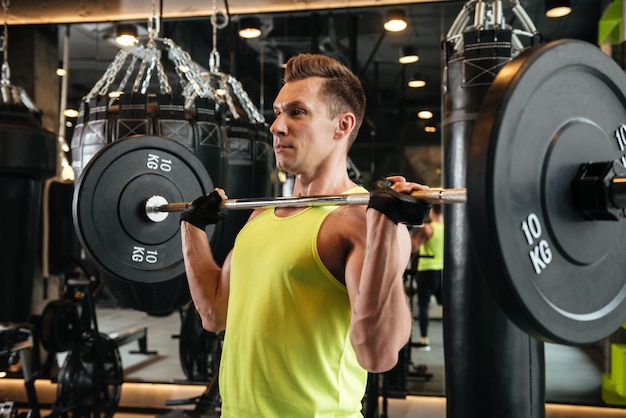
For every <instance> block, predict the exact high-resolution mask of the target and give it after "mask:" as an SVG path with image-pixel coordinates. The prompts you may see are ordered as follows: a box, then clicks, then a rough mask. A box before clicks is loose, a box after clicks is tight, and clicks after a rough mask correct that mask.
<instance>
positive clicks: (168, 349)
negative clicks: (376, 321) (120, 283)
mask: <svg viewBox="0 0 626 418" xmlns="http://www.w3.org/2000/svg"><path fill="white" fill-rule="evenodd" d="M431 314H432V317H433V320H432V321H431V325H430V338H431V346H432V349H431V351H417V350H415V349H413V350H412V353H411V363H412V366H410V371H411V370H417V366H418V365H425V366H426V372H427V373H431V374H432V377H431V378H429V379H425V378H423V377H420V376H410V377H409V382H408V385H407V386H408V392H407V393H406V394H400V396H398V397H397V398H393V399H388V400H386V401H385V402H384V401H383V399H382V398H381V399H380V401H379V411H380V414H381V415H380V416H383V415H382V414H383V413H384V412H385V410H386V416H387V417H389V418H404V417H418V416H419V417H421V418H444V417H445V379H444V368H443V360H444V357H443V343H442V340H443V338H442V327H441V319H440V318H441V316H440V315H441V311H440V308H439V307H438V306H436V305H435V304H433V306H432V308H431ZM98 323H99V328H100V331H101V332H105V333H107V334H109V335H112V334H113V335H114V334H115V333H123V332H125V331H128V330H130V329H138V328H143V327H146V329H147V351H148V353H147V354H142V353H136V351H137V350H138V349H139V345H138V343H137V342H136V341H131V342H129V343H127V344H124V345H122V346H121V347H120V354H121V357H122V365H123V367H124V376H125V377H124V381H125V382H124V384H123V385H122V393H121V399H120V403H119V410H120V412H119V413H117V414H116V417H120V418H126V417H128V418H132V417H140V416H142V417H146V416H170V417H171V416H177V415H180V416H186V415H190V414H191V412H193V409H194V404H193V403H188V404H186V405H184V404H183V405H179V406H178V405H177V406H175V407H172V406H166V404H165V403H166V401H168V400H169V401H171V400H187V399H192V398H195V397H198V396H200V395H201V394H202V393H203V392H204V390H205V389H206V385H205V384H204V383H202V382H198V383H190V382H188V381H187V380H186V378H185V375H184V373H183V371H182V368H181V366H180V360H179V354H178V353H179V350H178V343H179V340H178V338H177V336H178V333H179V329H180V324H181V321H180V316H179V314H178V313H177V312H176V313H173V314H171V315H169V316H166V317H151V316H148V315H146V314H145V313H142V312H138V311H134V310H128V309H121V308H115V307H99V308H98ZM415 327H416V329H417V321H416V322H415ZM62 357H63V355H59V364H61V362H62V360H63V358H62ZM603 367H604V363H603V360H602V358H601V356H600V355H599V353H594V350H589V349H581V348H574V347H567V346H560V345H553V344H546V386H547V390H546V400H547V407H546V411H547V417H549V418H565V417H567V418H592V417H593V418H599V417H611V418H613V417H624V418H626V409H624V408H623V407H607V406H606V405H604V403H603V402H602V400H601V397H600V391H601V382H602V372H603ZM36 388H37V394H38V398H39V401H40V403H41V404H42V405H50V404H51V403H52V402H53V401H54V399H55V397H56V389H55V385H53V384H51V383H50V381H48V380H43V379H42V380H38V381H37V382H36ZM8 400H12V401H15V402H17V403H19V404H22V403H25V402H26V401H27V398H26V396H25V392H24V387H23V382H22V381H21V379H2V380H0V401H8ZM581 405H584V406H581ZM137 411H140V412H137ZM210 416H216V415H210Z"/></svg>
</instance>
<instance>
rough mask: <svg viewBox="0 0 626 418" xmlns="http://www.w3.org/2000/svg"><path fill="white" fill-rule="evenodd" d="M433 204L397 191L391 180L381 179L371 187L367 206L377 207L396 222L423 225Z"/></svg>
mask: <svg viewBox="0 0 626 418" xmlns="http://www.w3.org/2000/svg"><path fill="white" fill-rule="evenodd" d="M431 206H432V205H430V204H428V203H426V202H424V201H421V200H418V199H415V198H412V197H411V196H409V195H408V194H404V193H398V192H396V191H395V190H393V189H392V188H391V182H390V181H389V180H387V179H380V180H377V181H376V182H375V183H374V184H373V185H372V187H371V190H370V201H369V204H368V205H367V208H368V209H369V208H372V209H376V210H377V211H379V212H381V213H382V214H384V215H385V216H387V217H388V218H389V219H391V220H392V221H393V222H394V223H396V224H397V223H403V224H407V225H421V224H422V223H423V222H424V219H425V218H426V216H427V215H428V212H429V211H430V207H431Z"/></svg>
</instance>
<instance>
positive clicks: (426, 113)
mask: <svg viewBox="0 0 626 418" xmlns="http://www.w3.org/2000/svg"><path fill="white" fill-rule="evenodd" d="M417 117H418V118H420V119H432V117H433V112H431V111H430V110H420V111H419V112H417Z"/></svg>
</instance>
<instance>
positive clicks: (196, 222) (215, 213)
mask: <svg viewBox="0 0 626 418" xmlns="http://www.w3.org/2000/svg"><path fill="white" fill-rule="evenodd" d="M221 202H222V197H221V196H220V195H219V193H217V192H216V191H213V192H211V193H209V194H208V195H204V196H200V197H199V198H197V199H196V200H194V201H193V202H191V206H189V207H188V208H187V209H185V210H184V211H183V212H182V213H181V214H180V220H181V222H182V221H185V222H189V223H190V224H192V225H193V226H195V227H197V228H200V229H205V228H206V226H207V225H211V224H216V223H218V222H219V221H221V220H223V219H225V218H226V211H225V210H224V209H220V203H221Z"/></svg>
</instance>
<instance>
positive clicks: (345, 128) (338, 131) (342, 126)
mask: <svg viewBox="0 0 626 418" xmlns="http://www.w3.org/2000/svg"><path fill="white" fill-rule="evenodd" d="M355 124H356V117H355V116H354V114H353V113H350V112H347V113H342V114H341V115H339V116H338V121H337V126H336V128H335V139H341V138H344V137H347V136H349V135H350V133H351V132H352V130H353V129H354V126H355Z"/></svg>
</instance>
